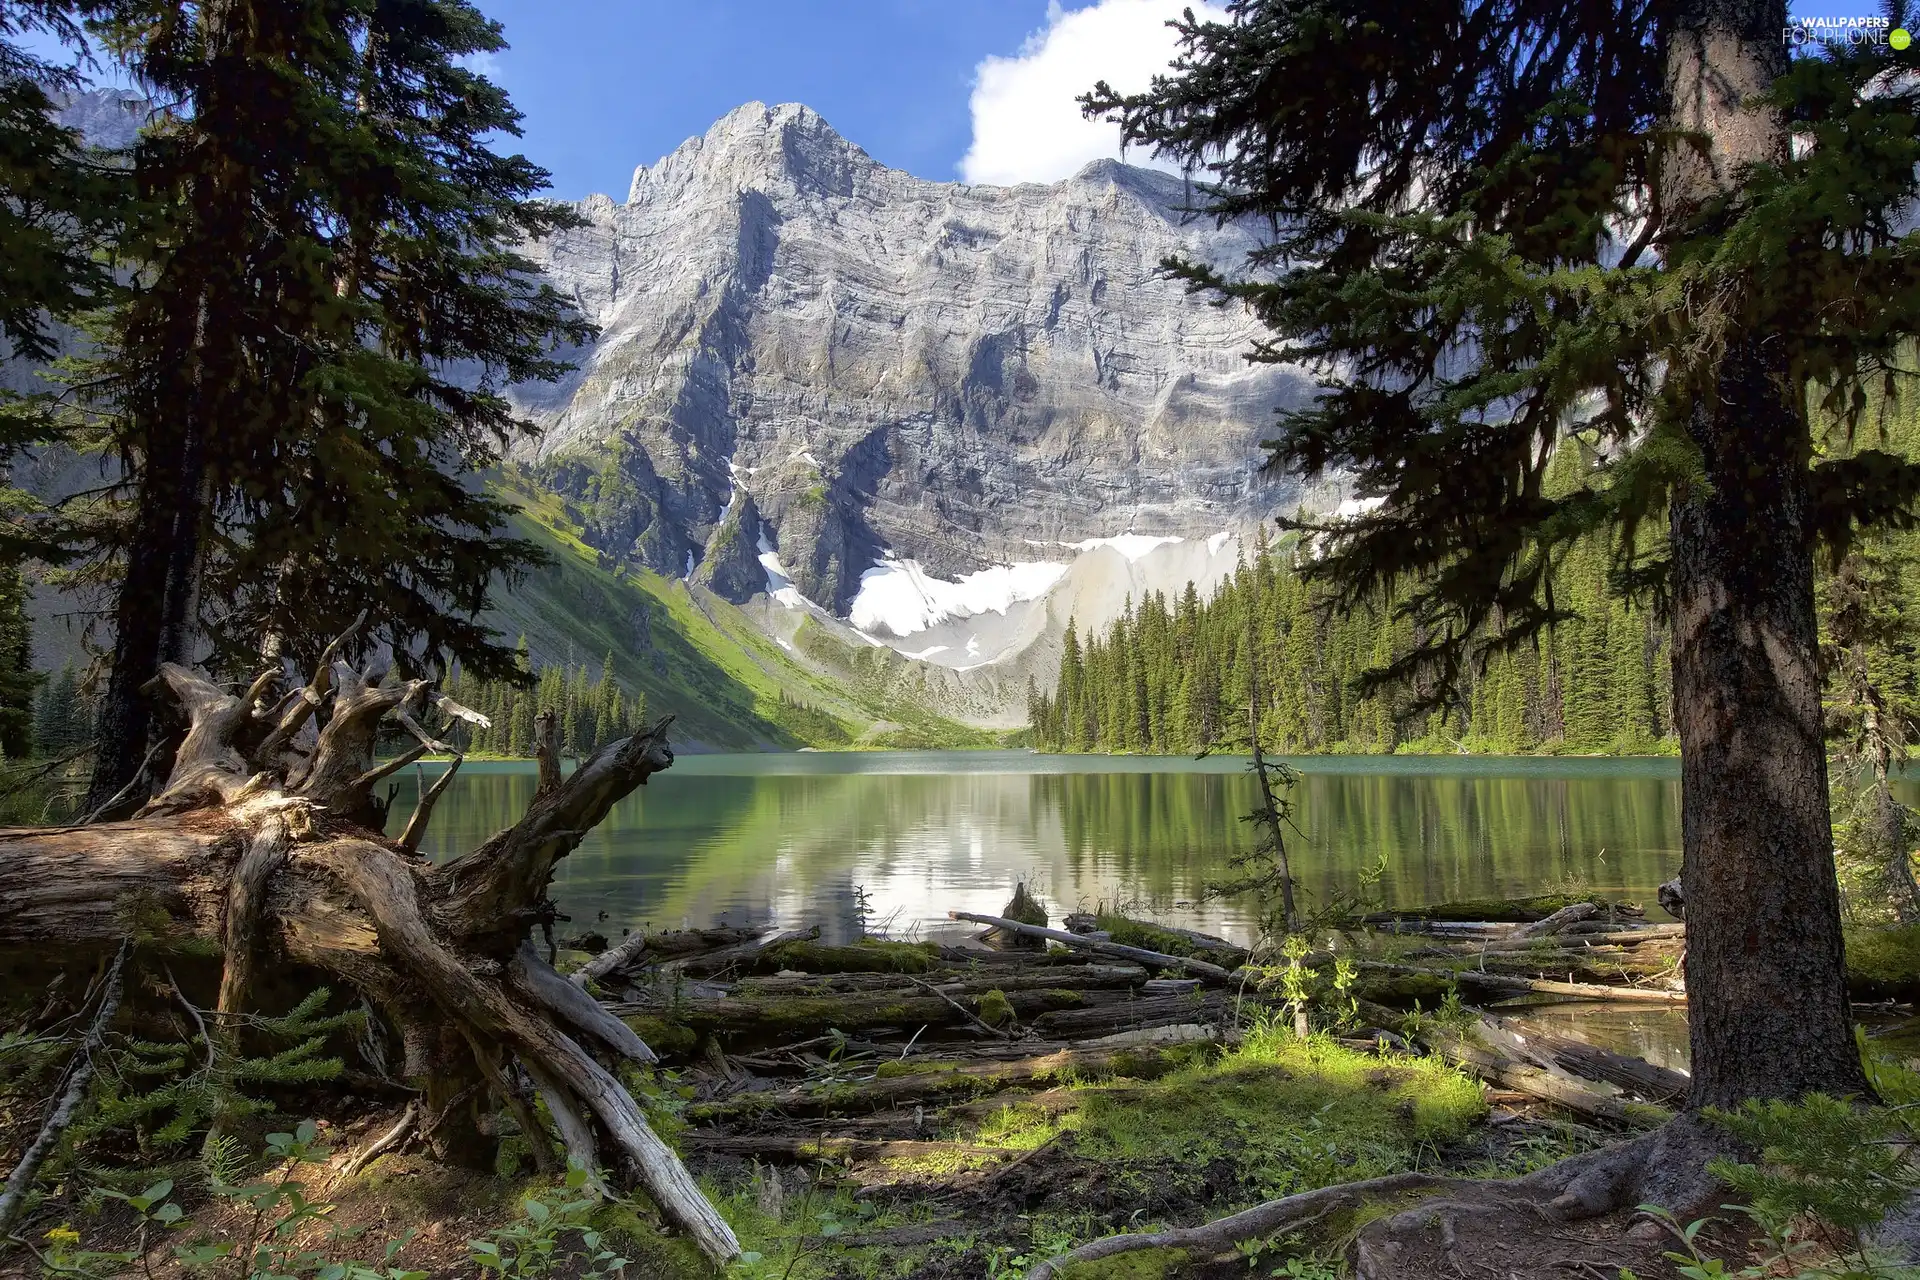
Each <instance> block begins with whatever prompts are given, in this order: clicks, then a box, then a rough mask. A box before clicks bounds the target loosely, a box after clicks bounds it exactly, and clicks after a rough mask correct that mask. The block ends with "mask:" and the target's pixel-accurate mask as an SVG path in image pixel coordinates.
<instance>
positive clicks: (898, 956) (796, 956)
mask: <svg viewBox="0 0 1920 1280" xmlns="http://www.w3.org/2000/svg"><path fill="white" fill-rule="evenodd" d="M939 963H940V948H939V947H937V946H935V945H934V944H933V943H931V942H882V941H880V940H878V939H869V940H867V941H865V942H857V943H854V944H853V945H852V946H840V947H836V946H828V945H827V944H825V943H821V942H786V943H782V944H781V945H779V946H777V947H769V948H767V950H766V951H764V952H762V953H761V954H760V955H759V956H758V957H756V958H755V959H754V961H753V963H752V964H751V965H748V966H745V968H746V970H747V971H748V972H752V973H778V972H780V971H781V970H782V969H797V970H799V971H800V972H802V973H926V972H927V971H928V970H929V969H932V968H933V967H934V966H935V965H937V964H939Z"/></svg>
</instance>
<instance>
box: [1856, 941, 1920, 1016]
mask: <svg viewBox="0 0 1920 1280" xmlns="http://www.w3.org/2000/svg"><path fill="white" fill-rule="evenodd" d="M1846 938H1847V987H1848V989H1849V990H1850V991H1851V992H1852V993H1853V995H1854V996H1855V997H1856V998H1862V999H1874V1000H1905V999H1911V998H1913V995H1914V994H1915V993H1916V992H1920V924H1910V925H1895V926H1892V927H1890V928H1880V929H1865V928H1862V929H1849V930H1847V934H1846Z"/></svg>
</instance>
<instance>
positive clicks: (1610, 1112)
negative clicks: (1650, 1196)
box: [1429, 1036, 1668, 1127]
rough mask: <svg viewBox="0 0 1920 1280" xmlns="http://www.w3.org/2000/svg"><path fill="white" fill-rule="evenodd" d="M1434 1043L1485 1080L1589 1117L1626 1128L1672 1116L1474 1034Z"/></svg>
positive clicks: (1446, 1054)
mask: <svg viewBox="0 0 1920 1280" xmlns="http://www.w3.org/2000/svg"><path fill="white" fill-rule="evenodd" d="M1429 1043H1430V1046H1431V1047H1432V1048H1433V1049H1434V1050H1435V1051H1436V1052H1438V1053H1439V1054H1440V1056H1441V1057H1444V1058H1446V1059H1447V1060H1448V1061H1449V1062H1453V1063H1456V1064H1458V1065H1459V1066H1461V1067H1464V1068H1466V1069H1467V1070H1469V1071H1471V1072H1473V1073H1474V1074H1475V1075H1478V1076H1480V1077H1481V1078H1482V1079H1485V1080H1489V1081H1492V1082H1493V1083H1495V1084H1498V1085H1501V1086H1503V1087H1505V1088H1508V1089H1511V1090H1513V1091H1514V1092H1515V1093H1524V1094H1526V1095H1527V1096H1528V1097H1530V1098H1538V1099H1539V1100H1540V1101H1542V1102H1549V1103H1552V1104H1553V1105H1554V1106H1556V1107H1561V1108H1563V1109H1565V1110H1567V1111H1571V1112H1573V1113H1574V1114H1575V1115H1578V1116H1581V1117H1583V1118H1585V1119H1588V1120H1598V1121H1602V1122H1604V1123H1606V1124H1612V1125H1620V1126H1624V1127H1651V1126H1652V1125H1655V1124H1658V1123H1660V1122H1661V1121H1663V1120H1666V1119H1667V1118H1668V1115H1667V1112H1665V1111H1664V1110H1662V1109H1661V1108H1659V1107H1655V1106H1647V1105H1635V1104H1633V1103H1629V1102H1626V1101H1623V1100H1622V1099H1620V1098H1617V1097H1610V1096H1608V1095H1606V1094H1604V1093H1599V1092H1596V1091H1595V1090H1594V1089H1592V1088H1590V1087H1588V1085H1586V1084H1584V1083H1582V1082H1581V1081H1579V1080H1575V1079H1571V1078H1568V1077H1566V1076H1561V1075H1556V1074H1554V1073H1553V1072H1551V1071H1548V1070H1545V1069H1543V1068H1541V1067H1537V1066H1534V1065H1532V1064H1531V1063H1527V1062H1523V1061H1520V1060H1519V1059H1516V1058H1512V1057H1509V1056H1507V1055H1506V1054H1504V1053H1502V1052H1500V1051H1499V1050H1498V1049H1496V1048H1493V1047H1490V1046H1489V1045H1487V1044H1485V1043H1483V1042H1481V1041H1479V1040H1476V1039H1475V1038H1473V1037H1471V1036H1458V1037H1438V1038H1436V1039H1434V1040H1432V1041H1429Z"/></svg>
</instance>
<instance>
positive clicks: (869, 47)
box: [480, 0, 1079, 199]
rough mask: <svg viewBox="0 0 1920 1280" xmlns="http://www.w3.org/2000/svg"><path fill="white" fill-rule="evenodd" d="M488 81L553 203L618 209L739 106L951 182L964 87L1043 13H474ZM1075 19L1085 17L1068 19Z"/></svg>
mask: <svg viewBox="0 0 1920 1280" xmlns="http://www.w3.org/2000/svg"><path fill="white" fill-rule="evenodd" d="M480 6H481V8H483V9H484V10H485V11H486V12H487V13H488V14H489V15H491V16H492V17H494V18H496V19H497V20H499V21H500V22H501V23H502V24H503V25H504V26H505V28H506V34H507V39H508V41H509V42H510V43H511V44H512V48H511V49H510V50H509V51H507V52H506V53H504V54H502V55H500V58H499V61H498V65H497V68H495V73H496V78H497V79H499V80H500V81H501V82H502V83H503V84H504V85H505V86H506V87H507V89H508V91H509V92H511V93H512V95H513V98H514V102H515V104H516V105H517V106H518V107H519V108H520V110H521V111H522V112H524V113H525V115H526V123H525V125H524V126H523V127H524V129H525V131H526V137H525V142H524V144H523V145H524V147H525V150H526V152H527V154H528V155H529V156H530V157H532V158H533V159H534V160H536V161H538V162H539V163H540V164H542V165H544V166H546V167H547V168H548V169H550V170H552V171H553V175H554V191H555V193H556V194H558V195H561V196H564V197H567V198H569V199H578V198H579V197H581V196H584V195H587V194H588V193H589V192H593V191H605V192H607V193H609V194H611V195H613V196H615V197H616V198H621V197H624V196H625V194H626V190H627V183H628V181H629V179H630V178H631V177H632V174H633V168H634V166H635V165H637V164H651V163H653V162H654V161H655V160H657V159H659V158H660V157H661V156H662V155H664V154H666V153H667V152H669V151H671V150H672V149H673V148H674V147H676V146H678V145H679V144H680V143H681V142H682V141H684V140H685V139H687V138H689V137H691V136H693V135H695V134H700V133H704V132H706V130H707V127H708V126H709V125H711V124H712V123H713V122H714V121H715V120H717V119H718V118H719V117H721V116H722V115H725V114H726V113H727V112H728V111H730V110H732V109H733V108H734V107H737V106H739V105H740V104H741V103H743V102H750V101H753V100H755V99H758V100H760V101H763V102H768V103H777V102H804V103H806V104H807V105H808V106H810V107H812V108H813V109H814V110H816V111H818V112H819V113H820V114H821V115H823V116H825V117H826V118H827V119H828V120H829V121H830V122H832V124H833V125H834V126H835V127H836V128H838V129H839V130H840V132H841V133H843V134H844V135H846V136H847V137H848V138H850V139H852V140H853V141H854V142H857V143H859V144H860V145H861V146H862V147H864V148H866V150H867V151H868V152H869V153H871V154H872V155H873V156H874V157H875V158H876V159H878V160H880V161H881V162H882V163H885V164H888V165H892V166H894V167H895V168H901V169H907V170H909V171H911V172H913V173H917V174H923V175H925V176H927V177H936V178H952V177H954V176H955V167H954V166H955V165H956V163H957V162H958V161H959V160H960V158H961V156H962V155H964V154H965V153H966V151H967V147H968V142H969V140H970V138H971V132H972V121H971V118H970V115H969V111H968V98H969V94H970V92H971V89H972V85H973V79H974V71H975V68H976V66H977V65H978V64H979V63H980V61H981V59H982V58H984V57H986V56H987V55H989V54H994V53H1002V54H1011V53H1016V52H1017V51H1018V50H1019V49H1020V47H1021V45H1022V43H1023V41H1024V40H1025V39H1026V37H1027V36H1028V35H1029V34H1030V33H1032V32H1034V31H1035V30H1037V29H1040V28H1042V27H1044V26H1046V25H1047V5H1046V0H696V3H692V4H687V3H684V2H681V3H672V4H667V3H660V2H659V0H480ZM1074 7H1079V6H1074Z"/></svg>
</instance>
